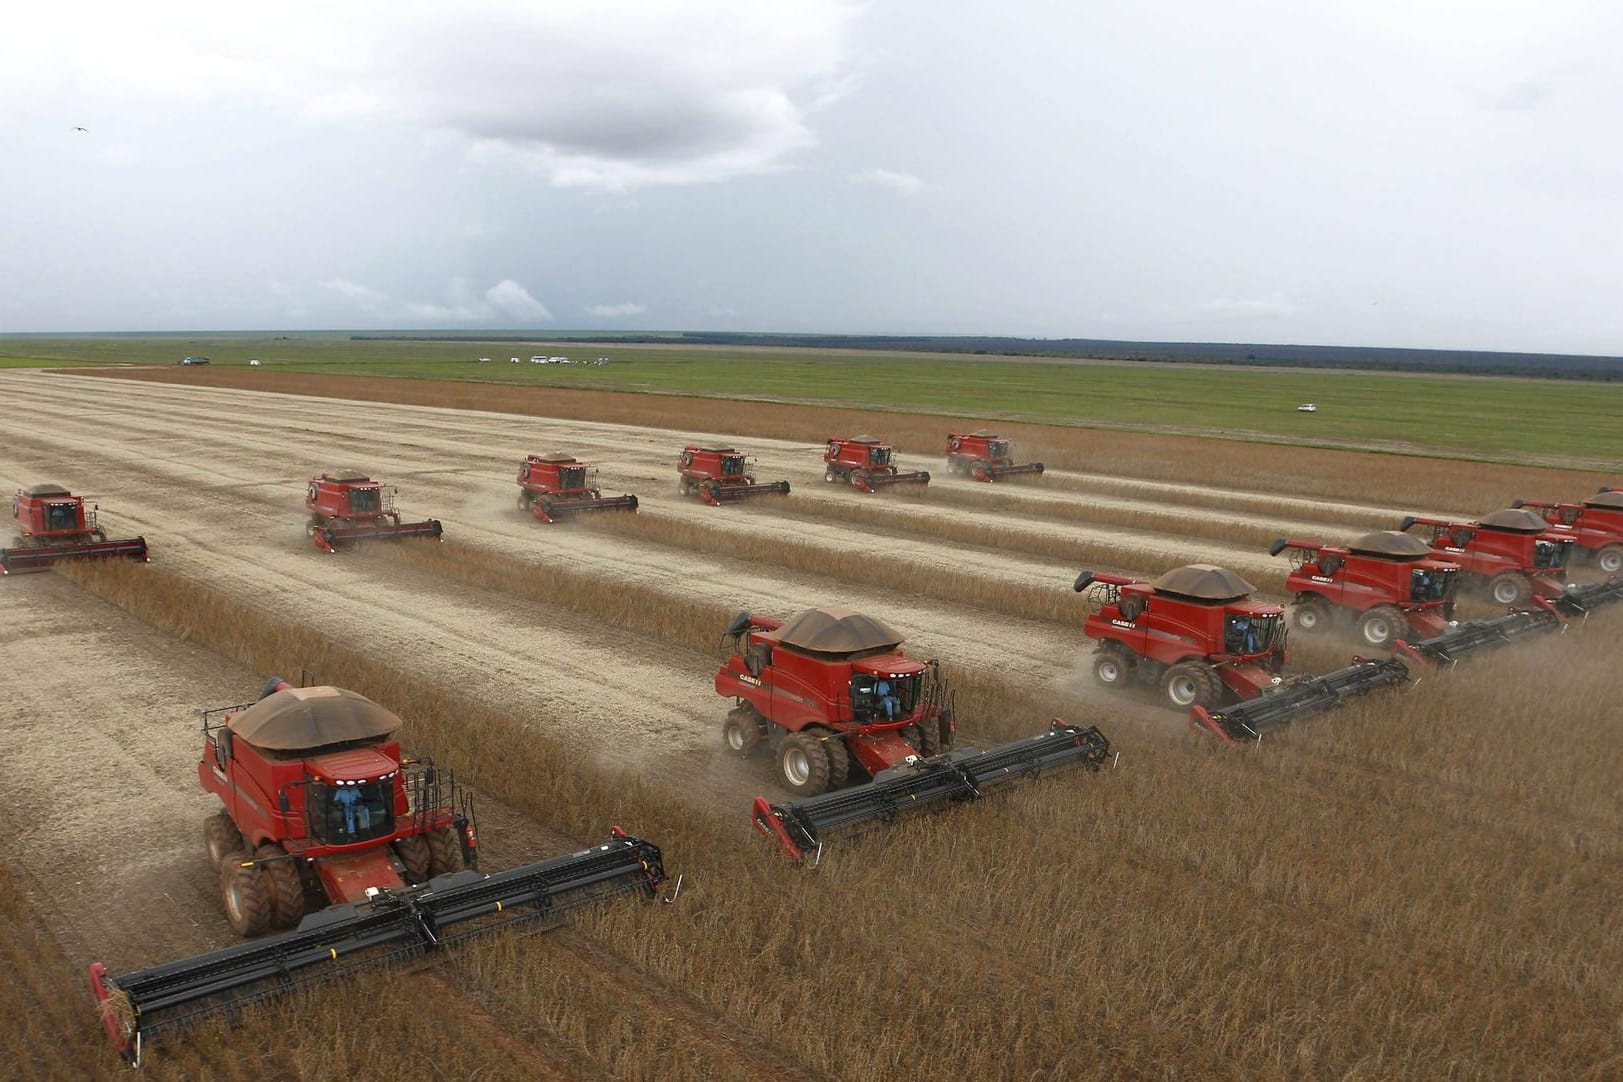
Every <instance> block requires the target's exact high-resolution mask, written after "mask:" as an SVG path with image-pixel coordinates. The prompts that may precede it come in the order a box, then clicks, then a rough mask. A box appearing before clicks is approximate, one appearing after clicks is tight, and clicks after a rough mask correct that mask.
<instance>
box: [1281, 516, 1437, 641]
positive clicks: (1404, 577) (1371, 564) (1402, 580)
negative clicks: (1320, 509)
mask: <svg viewBox="0 0 1623 1082" xmlns="http://www.w3.org/2000/svg"><path fill="white" fill-rule="evenodd" d="M1286 549H1289V550H1290V552H1291V560H1292V563H1293V564H1294V565H1295V567H1294V568H1293V569H1292V571H1291V573H1290V575H1289V577H1288V578H1286V580H1285V589H1287V590H1289V591H1290V592H1291V594H1292V595H1293V597H1294V598H1295V602H1296V607H1295V609H1294V610H1293V611H1292V613H1291V616H1292V620H1293V622H1294V623H1295V624H1296V626H1297V627H1299V628H1301V629H1302V630H1303V631H1312V630H1314V629H1315V628H1318V627H1320V626H1322V625H1323V624H1325V623H1327V622H1328V621H1329V620H1330V618H1331V617H1332V615H1335V614H1346V615H1348V616H1350V617H1351V618H1352V620H1354V621H1355V622H1356V623H1357V625H1358V633H1359V634H1360V635H1361V636H1363V638H1364V641H1365V642H1367V643H1368V644H1369V645H1371V646H1378V647H1388V648H1390V647H1392V646H1393V645H1394V644H1395V643H1396V642H1397V641H1398V640H1399V639H1405V638H1406V639H1429V638H1431V637H1432V636H1433V635H1438V634H1441V633H1442V632H1443V631H1444V630H1446V629H1447V628H1448V625H1449V622H1450V621H1451V620H1452V619H1453V617H1454V589H1455V586H1456V584H1457V582H1458V579H1459V570H1460V569H1459V565H1458V564H1452V563H1446V562H1444V561H1442V560H1435V559H1430V558H1429V557H1430V556H1431V549H1430V547H1429V546H1427V545H1426V543H1425V542H1424V541H1421V540H1420V539H1419V538H1417V537H1413V536H1411V535H1409V534H1406V533H1399V532H1397V531H1394V530H1386V531H1380V532H1377V533H1371V534H1365V535H1364V536H1363V537H1360V538H1358V539H1357V540H1355V541H1353V542H1351V543H1350V544H1348V545H1346V546H1344V547H1342V546H1332V545H1325V544H1323V543H1322V542H1318V541H1292V540H1287V539H1286V538H1283V537H1281V538H1280V539H1279V540H1278V541H1275V542H1274V543H1273V545H1272V547H1270V548H1269V549H1268V554H1269V555H1270V556H1278V555H1279V554H1280V553H1281V552H1284V551H1285V550H1286Z"/></svg>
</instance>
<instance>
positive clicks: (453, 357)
mask: <svg viewBox="0 0 1623 1082" xmlns="http://www.w3.org/2000/svg"><path fill="white" fill-rule="evenodd" d="M13 351H17V352H25V354H26V359H23V358H19V359H9V358H7V357H4V356H0V365H16V364H29V365H38V364H41V363H46V362H53V363H57V362H67V361H79V362H101V363H136V364H166V365H172V364H174V363H175V361H176V360H178V359H179V358H180V357H182V356H186V355H190V354H198V355H203V356H208V357H210V358H212V359H213V362H214V363H215V364H229V365H239V364H246V363H247V361H248V359H249V358H250V357H256V358H260V359H261V360H262V361H263V362H264V364H265V365H267V366H272V367H273V368H274V369H275V370H278V371H300V372H330V373H345V374H361V375H377V376H391V377H405V378H419V379H463V380H480V381H493V382H512V383H519V384H527V385H553V386H567V387H576V388H582V389H602V390H617V391H641V392H655V393H683V394H698V395H717V396H727V397H737V398H757V399H769V400H774V401H787V402H806V403H815V404H823V405H854V406H863V407H873V408H881V409H892V410H902V411H909V412H932V413H935V412H939V413H949V414H967V415H970V416H980V417H985V418H988V419H1007V420H1020V421H1035V422H1043V423H1052V424H1067V425H1083V426H1090V425H1091V426H1103V427H1127V428H1135V429H1150V430H1163V431H1174V432H1183V433H1191V434H1199V435H1227V436H1232V437H1237V438H1241V439H1259V440H1270V441H1285V442H1292V443H1304V444H1312V445H1318V446H1341V447H1382V448H1388V449H1414V450H1424V451H1430V452H1435V453H1442V454H1446V455H1453V456H1459V457H1467V458H1477V457H1481V458H1491V459H1498V460H1506V461H1525V462H1536V463H1539V464H1548V465H1575V466H1586V467H1598V468H1603V469H1606V468H1616V467H1618V466H1619V465H1623V426H1620V425H1619V424H1618V423H1617V418H1618V417H1619V416H1623V384H1617V383H1585V382H1576V381H1566V380H1531V379H1521V378H1508V377H1486V376H1485V377H1462V376H1427V375H1410V374H1392V373H1370V372H1344V371H1330V370H1305V369H1255V368H1230V367H1221V366H1207V365H1165V364H1152V363H1145V362H1125V363H1112V362H1086V361H1082V362H1072V361H1051V360H1035V359H1033V360H1021V359H1018V358H1002V357H999V358H984V359H983V358H966V357H964V356H963V355H942V354H916V353H915V354H910V353H874V352H855V351H839V350H833V351H817V350H790V349H783V350H779V349H756V348H733V349H718V348H713V347H703V348H695V347H683V346H677V345H672V346H648V345H622V344H615V343H612V342H611V343H605V344H594V345H582V344H580V343H569V344H551V345H549V344H546V343H540V342H528V343H512V342H500V343H478V342H380V341H349V340H347V339H344V338H335V337H318V336H312V335H300V336H291V337H286V338H274V339H272V338H254V337H247V336H232V337H221V338H207V339H203V338H179V337H175V338H160V337H145V336H143V337H130V338H112V337H106V338H103V337H85V338H30V339H11V340H0V354H5V353H10V352H13ZM537 353H545V354H566V355H569V356H570V357H572V358H574V359H575V360H577V361H580V360H590V359H592V358H595V357H598V356H603V355H607V356H608V357H610V359H611V363H610V364H607V365H532V364H529V363H527V362H528V359H529V357H530V356H531V355H532V354H537ZM514 355H519V356H521V357H523V358H524V361H525V363H521V364H516V365H515V364H511V363H510V362H509V358H510V357H512V356H514ZM481 356H488V357H490V358H491V363H488V364H481V363H479V361H478V358H479V357H481ZM1303 402H1313V403H1315V404H1317V406H1318V407H1319V409H1318V412H1317V413H1312V414H1307V413H1300V412H1298V411H1297V409H1296V407H1297V405H1298V404H1299V403H1303Z"/></svg>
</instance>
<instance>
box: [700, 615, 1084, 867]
mask: <svg viewBox="0 0 1623 1082" xmlns="http://www.w3.org/2000/svg"><path fill="white" fill-rule="evenodd" d="M723 641H724V642H730V644H731V645H730V649H729V652H728V655H727V658H726V660H725V661H724V662H723V663H722V666H721V668H720V669H719V670H718V671H717V673H716V693H717V694H718V695H724V696H727V697H728V698H731V699H733V700H735V704H736V705H734V707H733V709H732V710H731V711H729V712H728V714H727V720H726V722H725V723H724V724H723V726H722V739H723V743H724V745H725V747H726V748H727V750H728V751H730V752H731V753H732V754H734V755H738V756H741V757H745V758H747V757H749V756H752V755H754V754H755V753H756V752H757V751H758V750H759V749H760V748H762V747H763V746H765V747H767V748H769V749H770V750H771V751H772V754H773V757H774V758H775V759H776V761H777V765H778V776H779V780H780V781H782V782H783V784H784V785H785V786H786V787H788V788H789V789H790V790H791V791H792V792H793V793H795V794H796V795H797V796H800V797H808V798H810V799H808V800H803V801H801V802H799V803H795V804H788V805H774V804H772V803H770V802H769V801H768V800H767V799H766V798H765V797H762V798H759V799H758V800H756V802H755V824H756V827H757V828H758V829H759V830H760V831H761V832H762V833H763V834H766V835H767V836H768V837H771V838H773V839H774V840H775V841H777V842H778V844H779V845H781V846H782V847H783V848H784V850H785V851H786V852H787V853H789V855H790V856H791V857H796V858H798V857H800V856H802V855H804V854H806V853H807V852H810V851H812V850H815V849H818V848H820V847H821V845H822V836H823V834H824V833H825V832H827V831H828V830H830V829H833V828H836V827H841V826H847V825H850V824H853V823H858V822H863V821H867V820H873V819H888V818H891V817H893V816H894V815H895V813H896V811H897V810H898V808H901V807H909V808H913V807H923V806H926V805H928V804H931V803H935V802H940V801H949V800H967V799H975V798H977V797H979V796H980V795H981V793H982V792H983V790H984V789H986V788H987V787H989V786H990V785H992V784H994V783H996V782H997V781H1000V780H1003V779H1005V778H1013V777H1018V776H1022V775H1025V774H1031V773H1036V772H1037V771H1038V770H1040V769H1045V768H1047V767H1050V766H1055V765H1059V764H1061V763H1066V762H1080V763H1085V764H1086V765H1089V766H1092V767H1095V768H1097V767H1098V766H1100V765H1102V763H1103V761H1104V758H1105V756H1106V755H1107V754H1108V752H1109V748H1110V744H1109V741H1107V740H1105V738H1104V737H1103V736H1102V735H1100V734H1099V732H1098V730H1096V729H1080V728H1077V727H1076V726H1070V725H1066V724H1064V723H1063V722H1059V721H1056V722H1055V723H1054V727H1053V729H1052V730H1051V731H1050V732H1048V733H1046V734H1043V735H1040V736H1036V737H1031V738H1029V739H1027V740H1022V741H1017V742H1015V743H1013V744H1008V745H1004V746H1002V747H999V748H994V749H992V750H991V751H988V752H980V751H977V750H974V749H966V750H963V751H957V752H950V753H949V752H948V751H947V749H948V748H950V747H951V745H952V742H953V734H954V724H953V712H952V693H951V691H950V690H949V689H948V688H947V686H946V684H945V682H944V681H943V680H942V679H941V673H940V668H939V666H938V665H937V664H936V662H934V661H922V662H921V661H915V660H914V659H912V658H909V657H907V656H906V655H905V654H904V653H903V652H902V650H901V644H902V636H901V635H899V634H897V633H896V632H895V631H893V630H892V629H891V628H890V627H889V626H888V625H886V624H885V623H884V622H882V621H880V620H877V619H874V618H873V617H870V616H864V615H862V614H861V613H857V612H853V611H851V610H850V609H842V608H822V609H809V610H807V611H806V612H803V613H801V614H800V615H799V616H797V617H795V618H794V619H793V620H791V621H789V622H788V623H787V624H786V623H784V622H783V621H781V620H777V619H774V618H772V617H769V616H757V615H752V614H750V613H739V615H738V618H737V619H736V620H734V621H733V623H732V625H731V626H730V627H728V628H727V630H726V631H725V632H724V634H723ZM854 777H855V778H859V779H860V778H862V777H866V778H870V779H872V780H871V781H869V782H868V783H867V784H858V785H856V786H855V787H853V788H845V787H846V786H847V785H848V784H849V783H850V782H851V780H852V779H853V778H854ZM831 790H832V791H831ZM819 794H821V795H819Z"/></svg>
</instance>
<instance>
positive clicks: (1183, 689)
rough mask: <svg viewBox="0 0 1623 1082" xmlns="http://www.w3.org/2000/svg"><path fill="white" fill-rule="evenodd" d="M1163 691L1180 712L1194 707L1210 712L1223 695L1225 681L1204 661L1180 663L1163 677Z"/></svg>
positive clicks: (1168, 700)
mask: <svg viewBox="0 0 1623 1082" xmlns="http://www.w3.org/2000/svg"><path fill="white" fill-rule="evenodd" d="M1161 690H1162V691H1163V692H1165V693H1166V697H1167V702H1169V703H1171V704H1172V705H1173V706H1174V707H1176V708H1177V709H1179V710H1188V709H1189V708H1190V707H1192V706H1203V707H1205V708H1206V709H1208V710H1210V709H1211V708H1212V707H1214V706H1216V705H1217V700H1218V699H1219V698H1221V697H1222V695H1223V681H1221V680H1220V679H1218V676H1217V673H1215V672H1213V671H1212V667H1211V666H1210V665H1208V664H1206V663H1205V662H1204V661H1180V662H1178V663H1177V664H1176V665H1174V666H1172V667H1171V668H1170V669H1168V670H1167V671H1166V675H1165V676H1163V677H1161Z"/></svg>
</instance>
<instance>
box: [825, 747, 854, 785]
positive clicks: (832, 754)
mask: <svg viewBox="0 0 1623 1082" xmlns="http://www.w3.org/2000/svg"><path fill="white" fill-rule="evenodd" d="M823 751H824V752H826V753H827V755H828V787H829V788H830V789H843V788H844V787H845V783H846V782H847V781H848V780H850V777H851V752H850V751H849V750H848V749H847V748H846V746H845V741H843V740H840V739H838V738H836V737H832V736H830V737H826V738H825V739H824V740H823Z"/></svg>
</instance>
